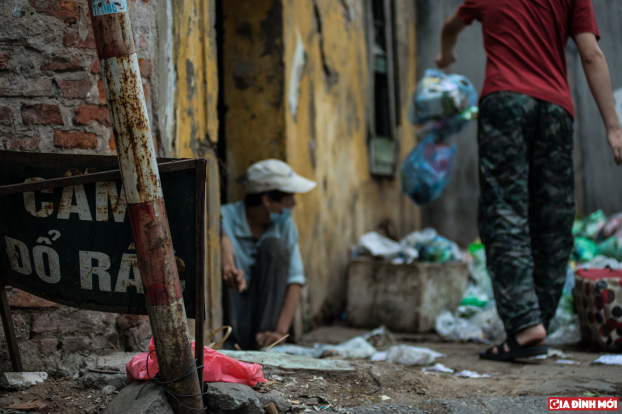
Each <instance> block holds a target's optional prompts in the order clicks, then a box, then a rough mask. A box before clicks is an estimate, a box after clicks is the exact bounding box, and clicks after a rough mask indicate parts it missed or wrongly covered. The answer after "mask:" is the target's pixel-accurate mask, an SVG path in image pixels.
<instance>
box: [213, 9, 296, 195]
mask: <svg viewBox="0 0 622 414" xmlns="http://www.w3.org/2000/svg"><path fill="white" fill-rule="evenodd" d="M223 14H224V21H223V26H224V42H225V43H224V49H225V50H224V53H223V55H224V62H223V66H224V70H223V73H222V76H223V77H224V79H223V83H224V85H223V86H224V90H225V95H226V103H225V104H226V107H227V109H226V110H227V115H226V116H227V121H226V123H225V135H226V140H227V145H226V147H227V149H226V160H227V174H228V182H229V185H228V188H227V193H228V199H229V200H238V199H240V198H241V197H243V195H244V190H243V187H242V186H240V185H236V179H237V178H238V177H239V176H240V175H242V174H244V172H246V169H247V168H248V167H249V166H250V165H251V164H253V163H255V162H257V161H260V160H263V159H266V158H278V159H284V158H285V106H284V99H285V98H284V94H283V82H284V73H283V37H282V33H283V30H282V20H281V16H282V7H281V0H224V1H223Z"/></svg>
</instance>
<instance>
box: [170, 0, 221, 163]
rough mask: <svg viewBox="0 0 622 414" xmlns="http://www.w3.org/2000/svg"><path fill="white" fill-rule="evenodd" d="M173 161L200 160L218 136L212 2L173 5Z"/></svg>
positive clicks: (181, 1) (181, 0)
mask: <svg viewBox="0 0 622 414" xmlns="http://www.w3.org/2000/svg"><path fill="white" fill-rule="evenodd" d="M172 10H173V27H174V39H175V46H174V48H175V50H174V53H173V56H174V62H175V70H176V73H175V78H176V89H175V105H176V107H175V113H176V116H175V123H176V125H175V131H176V133H175V136H174V138H173V139H174V140H175V141H174V143H173V145H172V148H174V154H175V156H176V157H179V158H185V157H190V158H192V157H204V156H205V155H206V154H208V153H209V152H210V151H211V149H212V148H213V145H214V141H215V140H216V139H217V135H218V132H217V131H218V114H217V109H216V105H217V100H218V75H217V64H216V35H215V29H214V24H215V11H214V1H213V0H210V1H199V0H178V1H173V8H172Z"/></svg>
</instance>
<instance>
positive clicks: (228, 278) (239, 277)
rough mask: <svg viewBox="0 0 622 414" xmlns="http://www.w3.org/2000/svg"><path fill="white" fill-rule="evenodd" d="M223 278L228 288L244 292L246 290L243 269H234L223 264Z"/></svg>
mask: <svg viewBox="0 0 622 414" xmlns="http://www.w3.org/2000/svg"><path fill="white" fill-rule="evenodd" d="M222 274H223V280H224V282H225V285H227V287H228V288H229V289H233V290H237V291H238V292H244V291H245V290H246V278H245V277H244V271H243V270H241V269H236V268H235V267H234V266H223V269H222Z"/></svg>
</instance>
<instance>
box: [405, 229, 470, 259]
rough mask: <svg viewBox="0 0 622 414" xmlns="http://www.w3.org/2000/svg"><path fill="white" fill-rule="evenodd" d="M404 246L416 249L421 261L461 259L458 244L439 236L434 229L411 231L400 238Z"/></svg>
mask: <svg viewBox="0 0 622 414" xmlns="http://www.w3.org/2000/svg"><path fill="white" fill-rule="evenodd" d="M400 244H401V245H402V246H404V247H411V248H414V249H417V251H418V252H419V260H420V261H422V262H432V263H448V262H455V261H461V260H463V256H462V252H461V251H460V248H459V247H458V245H457V244H456V243H454V242H452V241H451V240H449V239H447V238H445V237H443V236H439V235H438V233H437V232H436V230H434V229H425V230H423V231H421V232H417V231H415V232H413V233H410V234H409V235H408V236H406V237H405V238H403V239H402V241H401V242H400Z"/></svg>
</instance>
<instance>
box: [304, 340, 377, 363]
mask: <svg viewBox="0 0 622 414" xmlns="http://www.w3.org/2000/svg"><path fill="white" fill-rule="evenodd" d="M314 348H315V351H316V355H319V356H321V357H328V356H342V357H344V358H361V359H367V358H370V357H371V356H372V355H374V354H375V353H376V348H374V347H373V346H372V345H371V344H370V343H369V342H367V341H366V340H365V338H363V337H361V336H357V337H354V338H352V339H350V340H349V341H347V342H344V343H342V344H339V345H329V344H315V346H314Z"/></svg>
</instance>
